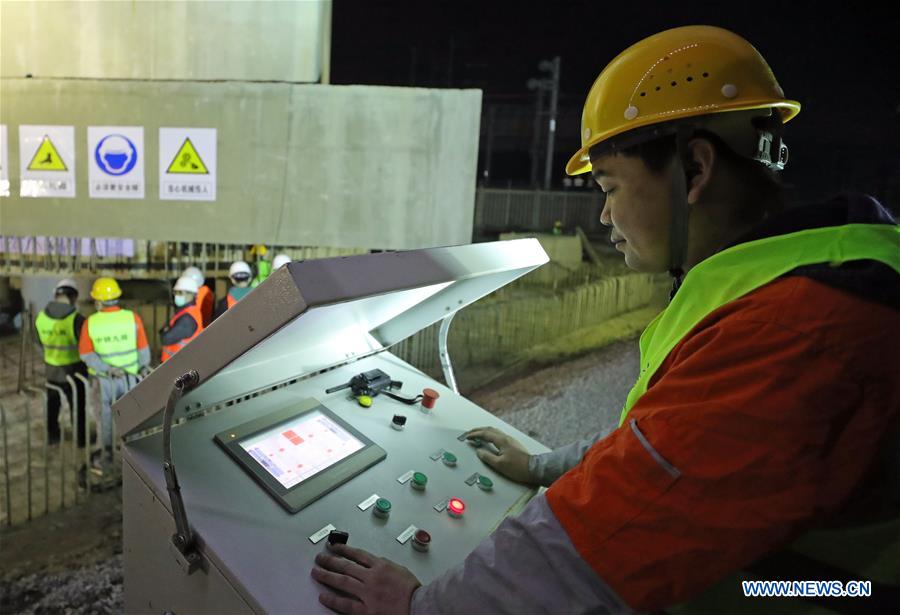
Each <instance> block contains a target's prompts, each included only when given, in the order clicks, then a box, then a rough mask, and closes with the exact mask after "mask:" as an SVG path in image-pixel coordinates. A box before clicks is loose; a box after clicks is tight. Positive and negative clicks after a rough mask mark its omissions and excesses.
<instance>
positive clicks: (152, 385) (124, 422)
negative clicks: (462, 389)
mask: <svg viewBox="0 0 900 615" xmlns="http://www.w3.org/2000/svg"><path fill="white" fill-rule="evenodd" d="M547 261H548V257H547V255H546V253H545V252H544V250H543V249H542V248H541V245H540V243H539V242H538V241H537V240H536V239H520V240H515V241H502V242H493V243H482V244H472V245H464V246H453V247H444V248H430V249H423V250H411V251H404V252H386V253H378V254H366V255H361V256H350V257H339V258H331V259H321V260H311V261H302V262H292V263H288V264H287V265H285V266H284V267H282V268H281V269H279V270H277V271H275V272H273V273H272V275H270V276H269V278H268V279H266V280H265V281H264V282H263V283H262V284H260V285H259V286H258V287H256V288H255V289H254V290H253V291H252V292H250V293H249V294H248V295H247V296H246V297H244V298H243V299H241V300H240V301H239V302H238V303H237V304H235V305H234V306H233V307H232V308H231V309H229V310H228V311H227V312H226V313H225V314H223V315H222V316H220V317H219V318H218V319H216V320H215V321H214V322H213V323H212V324H211V325H210V326H209V327H207V328H206V329H205V330H204V331H203V332H202V333H201V334H200V335H199V336H198V337H196V338H195V339H194V340H192V341H191V343H190V344H188V345H187V346H185V347H184V348H183V349H182V350H181V351H179V352H178V353H177V354H175V355H174V356H173V357H172V358H171V359H169V360H168V361H166V362H165V363H163V364H162V365H160V366H159V368H157V369H156V370H154V372H153V373H151V374H150V375H149V376H148V377H147V378H146V379H145V380H144V381H142V382H141V383H140V384H139V385H138V386H137V387H135V388H134V389H132V390H131V391H130V392H129V393H128V394H126V395H125V396H124V397H122V398H121V399H120V400H119V401H118V402H116V404H115V405H114V406H113V409H114V412H115V418H116V426H117V431H118V433H121V434H123V435H124V436H126V437H127V436H129V435H132V434H135V433H137V432H140V431H142V430H146V429H150V428H153V427H156V426H158V425H159V424H160V423H161V420H162V411H163V409H164V408H165V404H166V400H167V399H168V396H169V394H170V392H171V389H172V385H173V382H174V380H175V378H177V377H178V376H180V375H181V374H184V373H185V372H187V371H189V370H191V369H193V370H197V372H198V373H199V375H200V385H199V386H198V387H196V388H195V389H194V390H193V391H192V392H190V393H189V394H188V395H186V396H185V397H184V398H183V399H182V400H181V401H180V402H179V403H178V406H177V407H176V413H175V418H176V419H177V418H179V417H180V416H184V415H186V414H189V413H191V412H195V411H197V410H200V409H201V408H208V407H210V406H212V405H216V404H220V403H227V402H229V401H230V400H235V399H238V398H241V397H249V396H253V395H255V394H257V393H261V392H264V391H265V390H267V389H270V388H271V387H274V386H276V385H278V384H281V383H284V382H289V381H291V380H292V379H297V378H301V377H303V376H306V375H309V374H314V373H317V372H320V371H322V370H325V369H329V368H331V367H336V366H338V365H342V364H344V363H347V362H350V361H354V360H356V359H359V358H362V357H365V356H368V355H371V354H375V353H378V352H379V351H381V350H383V349H385V348H389V347H390V346H392V345H393V344H396V343H397V342H400V341H402V340H403V339H406V338H407V337H409V336H411V335H413V334H415V333H416V332H418V331H420V330H421V329H423V328H425V327H427V326H429V325H431V324H433V323H435V322H438V321H439V320H441V319H443V318H445V317H447V316H450V315H452V314H454V313H455V312H457V311H458V310H460V309H462V308H464V307H465V306H467V305H470V304H471V303H473V302H475V301H477V300H478V299H480V298H482V297H484V296H485V295H488V294H490V293H491V292H493V291H495V290H497V289H498V288H501V287H502V286H504V285H506V284H508V283H509V282H511V281H513V280H515V279H516V278H518V277H520V276H522V275H525V274H526V273H528V272H530V271H531V270H533V269H535V268H537V267H539V266H541V265H542V264H544V263H546V262H547Z"/></svg>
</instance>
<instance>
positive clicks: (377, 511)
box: [372, 498, 391, 517]
mask: <svg viewBox="0 0 900 615" xmlns="http://www.w3.org/2000/svg"><path fill="white" fill-rule="evenodd" d="M372 513H373V514H374V515H375V516H376V517H387V516H388V515H389V514H391V501H390V500H386V499H384V498H378V499H377V500H375V508H373V509H372Z"/></svg>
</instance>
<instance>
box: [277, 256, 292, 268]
mask: <svg viewBox="0 0 900 615" xmlns="http://www.w3.org/2000/svg"><path fill="white" fill-rule="evenodd" d="M289 262H291V257H290V256H288V255H287V254H279V255H278V256H276V257H275V258H274V259H272V270H273V271H277V270H278V269H281V266H282V265H287V264H288V263H289Z"/></svg>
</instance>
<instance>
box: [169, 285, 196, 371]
mask: <svg viewBox="0 0 900 615" xmlns="http://www.w3.org/2000/svg"><path fill="white" fill-rule="evenodd" d="M198 290H199V287H198V284H197V281H196V280H195V279H194V278H192V277H191V276H188V275H183V276H181V277H180V278H178V281H177V282H175V288H174V303H175V314H174V315H173V316H172V319H171V320H170V321H169V324H168V325H166V326H165V327H163V328H162V330H160V332H159V337H160V340H161V341H162V344H163V349H162V357H161V360H162V361H163V362H165V361H166V360H167V359H169V358H170V357H171V356H172V355H174V354H175V353H176V352H178V351H179V350H181V349H182V348H184V347H185V346H187V344H188V342H190V341H191V340H192V339H194V338H195V337H197V336H198V335H200V332H201V331H202V330H203V315H202V314H201V312H200V307H199V306H198V305H197V291H198Z"/></svg>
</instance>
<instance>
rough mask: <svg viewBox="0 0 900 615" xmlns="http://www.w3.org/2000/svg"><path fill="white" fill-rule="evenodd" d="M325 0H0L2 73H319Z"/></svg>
mask: <svg viewBox="0 0 900 615" xmlns="http://www.w3.org/2000/svg"><path fill="white" fill-rule="evenodd" d="M330 1H331V0H302V1H299V2H247V1H238V2H148V1H131V2H127V1H105V2H96V1H80V2H7V1H4V2H0V74H2V75H3V76H4V77H24V76H25V75H27V74H31V75H34V76H35V77H81V78H95V79H193V80H207V79H235V80H256V81H273V80H274V81H295V82H307V83H309V82H318V81H319V76H320V74H321V58H320V55H321V53H320V52H321V38H322V17H323V13H324V12H323V8H324V6H325V4H326V2H330Z"/></svg>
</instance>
